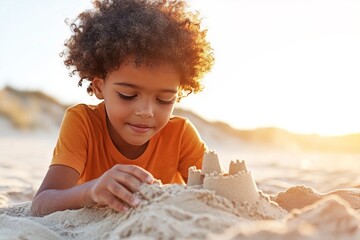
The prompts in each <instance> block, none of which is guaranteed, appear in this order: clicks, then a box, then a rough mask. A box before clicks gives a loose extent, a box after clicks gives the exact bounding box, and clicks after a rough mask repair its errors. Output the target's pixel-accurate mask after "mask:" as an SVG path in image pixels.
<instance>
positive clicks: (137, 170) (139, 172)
mask: <svg viewBox="0 0 360 240" xmlns="http://www.w3.org/2000/svg"><path fill="white" fill-rule="evenodd" d="M115 169H116V170H118V171H121V172H126V173H129V174H131V175H133V176H135V177H137V178H138V179H139V180H140V181H142V182H146V183H149V184H151V183H153V182H154V177H153V175H152V174H151V173H150V172H148V171H146V170H145V169H143V168H141V167H139V166H136V165H124V164H118V165H116V166H115Z"/></svg>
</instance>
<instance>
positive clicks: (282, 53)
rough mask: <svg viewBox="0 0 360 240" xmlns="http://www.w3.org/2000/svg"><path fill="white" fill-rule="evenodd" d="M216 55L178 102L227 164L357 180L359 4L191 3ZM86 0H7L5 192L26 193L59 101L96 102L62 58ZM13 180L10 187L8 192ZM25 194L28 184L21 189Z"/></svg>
mask: <svg viewBox="0 0 360 240" xmlns="http://www.w3.org/2000/svg"><path fill="white" fill-rule="evenodd" d="M188 3H189V6H190V7H191V8H192V9H193V10H198V11H199V12H200V14H201V16H203V27H204V28H207V29H208V40H209V41H210V42H211V43H212V46H213V49H214V55H215V59H216V63H215V66H214V68H213V70H212V71H211V72H210V73H209V74H208V75H207V76H206V77H205V79H204V85H205V89H204V91H203V92H201V93H199V94H196V95H191V96H189V97H187V98H185V99H183V100H182V102H181V103H179V104H178V106H177V108H176V111H175V113H176V114H179V115H183V116H186V117H188V118H189V119H190V120H192V122H193V123H194V124H195V126H196V127H197V128H198V130H199V133H200V135H201V136H202V138H203V139H204V140H205V142H206V143H207V145H208V146H209V148H210V149H213V150H215V151H216V152H218V154H219V157H220V159H221V160H222V164H223V166H224V168H225V169H226V168H227V164H228V163H229V161H230V160H235V159H245V160H246V162H247V165H248V166H249V169H251V170H252V171H253V172H254V177H255V179H256V180H257V181H258V183H259V184H260V186H261V188H262V189H264V190H266V191H268V192H277V191H279V190H283V189H286V188H287V187H289V186H292V185H297V184H306V185H307V186H311V187H314V188H315V189H318V190H319V191H329V190H332V189H334V188H344V187H359V186H360V177H359V174H358V171H359V169H360V168H359V167H360V124H359V122H360V111H359V110H358V109H359V103H360V94H358V89H359V86H360V83H359V79H360V71H359V66H360V44H359V42H360V14H359V12H360V2H359V1H357V0H301V1H300V0H251V1H250V0H222V1H206V2H205V1H200V0H191V1H188ZM91 6H92V4H91V1H73V0H63V1H54V0H50V1H49V0H46V1H45V0H37V1H25V0H2V1H1V7H0V34H1V35H0V73H1V74H0V172H1V175H0V182H1V183H2V184H1V186H0V201H1V193H2V192H6V196H7V198H9V199H10V200H11V201H20V200H22V199H24V196H25V199H28V198H29V196H32V195H33V193H34V191H35V190H36V189H37V187H38V186H39V184H40V182H41V180H42V178H43V176H44V174H45V172H46V169H47V166H48V164H49V162H50V159H51V155H52V150H53V147H54V145H55V143H56V138H57V133H58V129H59V126H60V123H61V120H62V116H63V114H64V111H65V109H66V108H67V107H68V106H70V105H72V104H76V103H79V102H84V103H89V104H95V103H97V102H98V100H97V99H95V98H94V97H90V96H89V95H87V93H86V88H85V87H84V88H79V87H77V81H78V79H77V78H76V77H69V74H68V70H67V69H66V68H65V66H64V65H63V62H62V59H61V58H60V57H59V54H60V52H61V51H62V50H63V44H64V41H65V40H66V39H67V38H68V37H69V36H70V34H71V32H70V30H69V27H68V26H67V25H66V24H65V19H67V18H68V19H70V20H72V19H74V18H76V16H77V15H78V13H80V12H81V11H83V10H85V9H89V8H91ZM14 189H15V190H14ZM24 193H25V194H24Z"/></svg>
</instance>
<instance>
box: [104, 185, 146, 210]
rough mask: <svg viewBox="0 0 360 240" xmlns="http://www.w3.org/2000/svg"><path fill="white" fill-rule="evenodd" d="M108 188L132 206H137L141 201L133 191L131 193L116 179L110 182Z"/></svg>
mask: <svg viewBox="0 0 360 240" xmlns="http://www.w3.org/2000/svg"><path fill="white" fill-rule="evenodd" d="M108 190H109V192H110V193H112V194H113V195H114V196H115V197H116V198H118V199H121V200H122V201H124V202H125V203H127V204H129V205H130V206H133V207H136V206H137V205H138V204H139V203H140V202H141V200H140V199H139V198H138V197H136V196H135V195H134V194H133V193H131V192H130V191H129V190H128V189H126V188H125V187H124V186H122V185H121V184H119V183H117V182H116V181H113V182H111V183H109V185H108ZM111 201H113V200H111Z"/></svg>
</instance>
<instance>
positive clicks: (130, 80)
mask: <svg viewBox="0 0 360 240" xmlns="http://www.w3.org/2000/svg"><path fill="white" fill-rule="evenodd" d="M107 79H108V81H110V82H111V83H113V84H118V85H119V83H125V85H126V84H128V85H133V86H137V87H138V88H148V89H162V88H167V89H177V88H178V87H179V85H180V73H179V72H178V71H177V70H176V69H175V67H174V66H173V65H171V64H158V65H151V66H148V65H144V64H142V65H137V64H135V63H134V62H132V61H128V62H124V63H122V64H121V65H120V66H119V68H118V69H117V70H115V71H113V72H111V73H110V74H109V75H108V77H107ZM123 85H124V84H123Z"/></svg>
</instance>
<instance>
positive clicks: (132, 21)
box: [60, 0, 214, 99]
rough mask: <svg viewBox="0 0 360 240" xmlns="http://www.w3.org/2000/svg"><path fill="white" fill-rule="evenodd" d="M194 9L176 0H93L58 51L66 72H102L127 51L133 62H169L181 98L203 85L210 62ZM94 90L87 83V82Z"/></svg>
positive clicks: (91, 75)
mask: <svg viewBox="0 0 360 240" xmlns="http://www.w3.org/2000/svg"><path fill="white" fill-rule="evenodd" d="M200 23H201V19H200V18H199V14H198V13H193V12H191V11H188V10H187V5H186V3H185V2H184V1H182V0H180V1H177V0H112V1H111V0H103V1H101V0H96V1H95V2H94V9H93V10H87V11H84V12H82V13H81V14H80V15H79V16H78V17H77V18H76V19H75V20H74V21H73V22H72V23H70V24H69V25H70V28H71V30H72V32H73V35H72V36H71V37H70V38H69V39H68V40H67V41H66V42H65V44H64V46H65V50H64V51H63V52H62V53H61V54H60V55H61V57H64V58H65V59H64V64H65V65H66V67H67V68H68V69H70V76H73V75H75V74H76V73H77V74H78V75H79V77H80V80H79V82H78V85H79V86H82V83H83V80H88V81H90V82H91V81H92V80H93V79H94V78H95V77H101V78H104V79H105V78H106V76H107V74H108V73H111V72H112V71H114V70H116V69H117V68H118V67H119V66H120V64H121V63H122V62H123V61H125V60H126V59H127V58H128V57H129V56H134V62H135V64H136V66H140V65H142V64H145V65H146V66H152V65H155V64H158V63H170V64H173V66H174V67H175V68H176V69H177V70H178V71H179V73H180V76H181V82H180V87H179V94H178V95H179V99H180V98H181V97H183V96H185V95H189V94H190V93H192V92H194V93H196V92H199V91H201V90H202V88H203V87H202V85H201V80H202V78H203V76H204V74H206V73H207V72H208V71H210V69H211V67H212V66H213V63H214V57H213V49H212V48H211V46H210V43H209V42H208V41H207V40H206V33H207V30H206V29H201V27H200ZM87 91H88V93H89V94H90V95H91V94H92V93H93V90H92V87H91V83H90V85H89V87H88V88H87Z"/></svg>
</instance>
